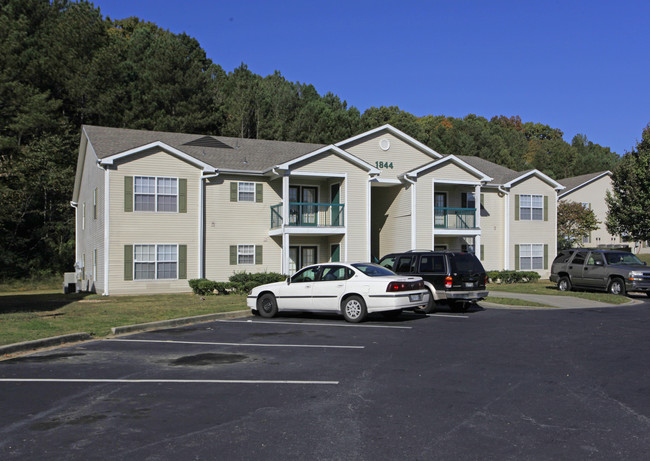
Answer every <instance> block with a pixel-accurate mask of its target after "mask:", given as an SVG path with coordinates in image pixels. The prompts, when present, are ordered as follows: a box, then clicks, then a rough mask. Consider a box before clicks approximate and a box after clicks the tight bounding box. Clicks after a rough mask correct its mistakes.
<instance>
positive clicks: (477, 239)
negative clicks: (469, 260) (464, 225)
mask: <svg viewBox="0 0 650 461" xmlns="http://www.w3.org/2000/svg"><path fill="white" fill-rule="evenodd" d="M474 254H475V255H476V257H477V258H478V259H479V260H480V259H481V234H478V235H475V236H474Z"/></svg>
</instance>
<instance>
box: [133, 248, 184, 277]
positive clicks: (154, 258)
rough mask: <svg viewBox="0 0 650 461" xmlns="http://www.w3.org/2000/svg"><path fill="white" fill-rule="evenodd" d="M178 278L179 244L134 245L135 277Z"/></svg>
mask: <svg viewBox="0 0 650 461" xmlns="http://www.w3.org/2000/svg"><path fill="white" fill-rule="evenodd" d="M177 278H178V245H175V244H173V245H169V244H158V245H155V244H147V245H133V279H134V280H163V279H177Z"/></svg>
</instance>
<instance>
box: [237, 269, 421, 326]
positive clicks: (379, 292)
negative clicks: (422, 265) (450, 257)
mask: <svg viewBox="0 0 650 461" xmlns="http://www.w3.org/2000/svg"><path fill="white" fill-rule="evenodd" d="M428 301H429V292H428V290H427V289H426V288H425V287H424V282H423V281H422V279H421V278H420V277H405V276H399V275H397V274H395V273H394V272H393V271H391V270H389V269H386V268H385V267H381V266H378V265H376V264H370V263H353V264H344V263H326V264H315V265H313V266H307V267H305V268H303V269H301V270H300V271H299V272H297V273H296V274H294V275H293V276H292V277H290V278H288V279H287V280H286V281H285V282H276V283H268V284H266V285H260V286H258V287H255V288H253V290H251V292H250V293H249V295H248V298H247V304H248V307H249V308H250V309H251V311H252V312H253V313H254V314H259V315H261V316H262V317H273V316H275V315H276V314H277V313H278V311H321V312H340V313H341V314H343V317H345V320H347V321H348V322H354V323H357V322H361V321H363V319H364V318H365V317H366V315H367V314H368V313H371V312H384V313H385V314H386V315H388V316H391V315H398V314H399V313H400V312H401V311H402V309H411V308H417V307H420V306H425V305H426V304H427V303H428Z"/></svg>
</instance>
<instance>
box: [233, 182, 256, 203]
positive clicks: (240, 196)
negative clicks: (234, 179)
mask: <svg viewBox="0 0 650 461" xmlns="http://www.w3.org/2000/svg"><path fill="white" fill-rule="evenodd" d="M237 200H238V201H240V202H254V201H255V183H254V182H240V183H238V188H237Z"/></svg>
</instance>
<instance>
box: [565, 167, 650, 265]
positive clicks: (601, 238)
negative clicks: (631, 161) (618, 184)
mask: <svg viewBox="0 0 650 461" xmlns="http://www.w3.org/2000/svg"><path fill="white" fill-rule="evenodd" d="M558 182H559V183H560V184H562V185H563V186H564V187H565V189H564V190H563V191H562V192H561V193H560V194H559V195H558V200H566V201H570V202H577V203H582V204H583V205H584V206H585V207H586V208H589V209H591V210H593V211H594V215H595V216H596V219H597V220H598V221H599V226H600V227H599V229H598V230H595V231H593V232H591V234H590V235H589V237H588V238H586V239H584V241H583V242H582V245H583V246H585V247H600V248H620V247H629V248H630V250H632V252H634V253H650V246H648V242H628V241H625V240H624V239H623V238H622V237H621V236H620V235H612V234H610V233H609V232H608V231H607V226H606V225H605V222H606V221H607V211H608V208H607V202H606V201H605V197H606V195H607V191H608V190H609V191H611V190H612V172H611V171H600V172H597V173H589V174H584V175H580V176H573V177H571V178H564V179H560V180H559V181H558Z"/></svg>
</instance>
